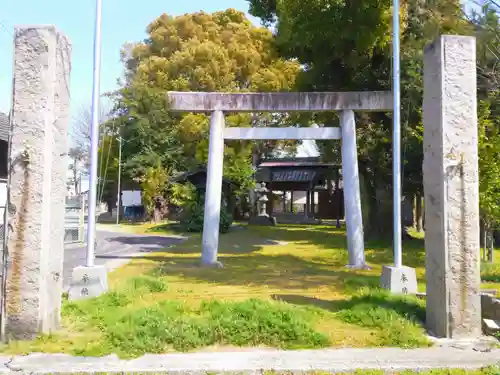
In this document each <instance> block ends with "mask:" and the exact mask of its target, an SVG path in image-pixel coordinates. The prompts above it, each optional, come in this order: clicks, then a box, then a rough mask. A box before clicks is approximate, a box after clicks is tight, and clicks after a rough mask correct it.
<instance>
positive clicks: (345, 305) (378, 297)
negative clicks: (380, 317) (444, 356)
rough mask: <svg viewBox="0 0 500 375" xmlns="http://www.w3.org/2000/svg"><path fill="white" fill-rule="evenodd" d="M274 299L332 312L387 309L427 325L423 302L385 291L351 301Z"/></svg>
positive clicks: (301, 298) (281, 295)
mask: <svg viewBox="0 0 500 375" xmlns="http://www.w3.org/2000/svg"><path fill="white" fill-rule="evenodd" d="M272 297H273V299H274V300H277V301H282V302H287V303H289V304H292V305H299V306H316V307H319V308H322V309H325V310H328V311H330V312H340V311H344V310H353V309H355V308H358V307H359V306H363V307H364V308H365V309H367V310H368V309H369V308H385V309H388V310H391V311H394V312H395V313H396V314H398V315H399V316H400V317H402V318H406V319H408V318H409V319H411V320H413V321H416V322H419V323H421V324H424V323H425V306H424V304H423V303H422V302H420V301H418V300H417V299H416V298H413V297H403V296H401V297H398V296H390V295H388V294H387V293H385V292H383V291H380V292H375V293H369V294H361V295H357V296H354V297H352V298H351V299H349V300H333V301H326V300H323V299H320V298H314V297H306V296H300V295H289V294H276V295H273V296H272Z"/></svg>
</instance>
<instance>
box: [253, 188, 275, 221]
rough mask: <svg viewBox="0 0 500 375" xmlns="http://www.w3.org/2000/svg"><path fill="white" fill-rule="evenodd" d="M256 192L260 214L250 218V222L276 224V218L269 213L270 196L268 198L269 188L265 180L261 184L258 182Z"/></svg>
mask: <svg viewBox="0 0 500 375" xmlns="http://www.w3.org/2000/svg"><path fill="white" fill-rule="evenodd" d="M254 192H255V193H256V195H257V212H258V215H257V216H254V217H252V218H251V219H250V224H253V225H276V219H275V218H274V217H270V216H269V215H268V214H267V202H268V201H269V198H267V193H268V192H269V189H268V188H267V187H266V184H265V183H264V182H263V183H261V184H259V183H257V184H256V186H255V189H254Z"/></svg>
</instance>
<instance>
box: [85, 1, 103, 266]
mask: <svg viewBox="0 0 500 375" xmlns="http://www.w3.org/2000/svg"><path fill="white" fill-rule="evenodd" d="M101 13H102V2H101V0H96V16H95V31H94V77H93V83H92V125H91V133H90V137H91V139H90V176H89V182H90V186H89V210H88V227H87V263H86V266H87V267H93V266H94V258H95V240H96V239H95V229H96V210H97V188H98V178H97V163H98V158H99V154H98V149H99V120H100V119H99V113H100V112H99V101H100V96H101V95H100V84H101Z"/></svg>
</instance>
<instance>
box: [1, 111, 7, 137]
mask: <svg viewBox="0 0 500 375" xmlns="http://www.w3.org/2000/svg"><path fill="white" fill-rule="evenodd" d="M0 140H1V141H5V142H8V141H9V116H7V115H6V114H5V113H3V112H0Z"/></svg>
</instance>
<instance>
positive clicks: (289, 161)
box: [259, 157, 337, 168]
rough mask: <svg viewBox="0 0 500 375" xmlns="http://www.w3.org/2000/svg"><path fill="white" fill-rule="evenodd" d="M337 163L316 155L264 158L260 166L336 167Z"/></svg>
mask: <svg viewBox="0 0 500 375" xmlns="http://www.w3.org/2000/svg"><path fill="white" fill-rule="evenodd" d="M334 166H337V165H336V164H335V163H324V162H322V161H321V160H320V159H319V158H316V157H304V158H273V159H263V160H261V162H260V164H259V168H276V167H334Z"/></svg>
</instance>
